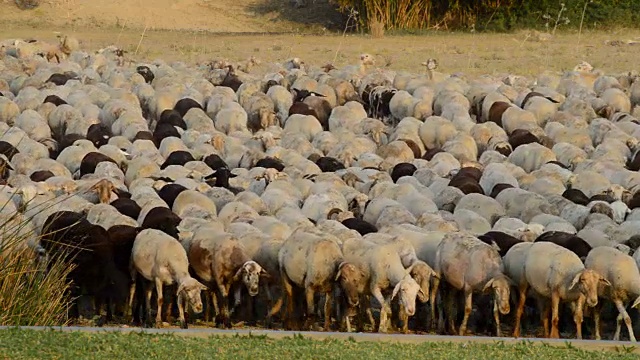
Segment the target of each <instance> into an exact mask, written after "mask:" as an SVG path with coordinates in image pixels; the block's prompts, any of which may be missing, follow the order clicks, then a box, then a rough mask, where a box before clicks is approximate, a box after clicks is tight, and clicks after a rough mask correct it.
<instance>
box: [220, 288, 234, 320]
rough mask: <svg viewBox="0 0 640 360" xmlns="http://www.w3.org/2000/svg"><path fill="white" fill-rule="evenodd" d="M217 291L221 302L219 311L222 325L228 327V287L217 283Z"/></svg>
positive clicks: (229, 318)
mask: <svg viewBox="0 0 640 360" xmlns="http://www.w3.org/2000/svg"><path fill="white" fill-rule="evenodd" d="M218 291H220V301H221V302H222V304H221V306H220V310H221V311H220V312H221V313H222V323H223V326H224V327H226V328H228V329H230V328H231V317H230V315H229V289H228V288H227V286H226V285H221V284H219V285H218Z"/></svg>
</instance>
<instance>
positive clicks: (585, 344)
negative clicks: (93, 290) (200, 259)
mask: <svg viewBox="0 0 640 360" xmlns="http://www.w3.org/2000/svg"><path fill="white" fill-rule="evenodd" d="M22 328H24V329H31V330H48V329H54V330H59V331H83V332H103V331H107V332H109V331H115V332H124V333H126V332H138V333H139V332H144V333H150V334H174V335H177V336H188V337H199V338H207V337H210V336H236V335H240V336H249V335H252V336H266V337H269V338H272V339H282V338H285V337H292V336H295V335H302V336H304V337H307V338H311V339H315V340H324V339H340V340H348V339H351V340H354V341H378V342H398V343H414V344H415V343H422V342H443V341H444V342H454V343H489V344H491V343H497V342H501V343H505V344H509V343H517V342H521V341H528V342H532V343H538V344H547V345H550V346H559V347H574V348H579V349H583V350H593V351H599V350H607V351H616V352H617V351H629V352H632V353H636V354H640V347H637V346H635V344H634V343H632V342H628V341H607V340H575V339H538V338H526V339H523V338H519V339H516V338H508V337H501V338H498V337H485V336H447V335H399V334H375V333H340V332H315V331H305V332H295V331H276V330H244V329H238V330H219V329H210V328H207V329H201V328H197V329H186V330H182V329H144V328H137V327H79V326H69V327H66V326H62V327H41V326H25V327H22ZM6 329H9V327H7V326H0V330H6ZM625 349H626V350H625Z"/></svg>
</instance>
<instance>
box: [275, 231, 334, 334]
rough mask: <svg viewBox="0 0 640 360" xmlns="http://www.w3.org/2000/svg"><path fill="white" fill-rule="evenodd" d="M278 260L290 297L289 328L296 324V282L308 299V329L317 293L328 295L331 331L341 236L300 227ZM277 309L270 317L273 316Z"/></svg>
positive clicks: (327, 320) (326, 307)
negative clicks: (294, 298)
mask: <svg viewBox="0 0 640 360" xmlns="http://www.w3.org/2000/svg"><path fill="white" fill-rule="evenodd" d="M278 262H279V264H280V276H281V277H282V287H283V296H284V297H285V300H286V313H285V328H287V329H290V328H291V327H292V320H293V316H294V314H293V286H294V285H295V286H297V287H300V288H303V289H304V291H305V298H306V300H307V322H306V324H305V325H304V328H305V329H306V328H308V327H309V325H310V324H312V323H313V319H314V318H315V316H316V313H315V299H314V295H315V293H316V292H321V293H324V294H325V303H324V304H325V305H324V315H325V319H324V329H325V331H327V330H329V325H330V321H331V306H332V301H333V290H334V281H335V279H336V275H337V274H338V269H339V266H340V264H341V263H342V262H343V255H342V251H341V250H340V246H339V245H338V239H335V238H334V237H332V236H330V235H328V234H323V233H318V232H307V230H305V229H304V228H303V227H301V228H298V229H296V230H294V231H293V233H292V234H291V236H289V237H288V238H287V239H286V240H285V241H284V243H283V244H282V247H281V248H280V251H279V253H278ZM274 309H275V307H274ZM274 309H272V312H270V314H269V317H270V316H272V315H273V310H274Z"/></svg>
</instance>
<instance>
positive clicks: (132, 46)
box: [0, 0, 640, 75]
mask: <svg viewBox="0 0 640 360" xmlns="http://www.w3.org/2000/svg"><path fill="white" fill-rule="evenodd" d="M316 3H318V4H320V5H322V6H324V7H322V9H324V10H323V11H324V12H323V11H315V9H314V11H313V13H314V14H315V18H313V17H311V15H308V16H307V17H304V16H303V14H305V13H309V12H310V11H306V10H308V9H293V8H291V7H289V5H288V2H287V1H277V0H236V1H233V0H216V1H213V0H181V1H169V0H158V1H150V0H143V1H135V2H131V1H122V0H112V1H107V0H92V1H91V2H89V1H79V0H62V1H52V0H50V1H43V4H42V5H41V6H40V7H39V8H38V9H35V10H30V11H21V10H18V9H17V8H16V7H15V5H14V4H13V1H7V0H0V38H3V39H6V38H39V39H43V40H49V41H53V40H54V39H55V35H54V34H53V32H54V31H65V32H70V33H72V34H73V35H74V36H76V37H78V38H79V39H80V40H81V42H82V45H83V47H84V48H87V49H98V48H101V47H104V46H107V45H118V46H120V47H123V48H125V49H126V50H128V51H129V52H130V54H131V56H132V57H133V58H134V59H136V60H140V61H142V60H153V59H157V58H162V59H165V60H180V61H185V62H198V61H209V60H211V59H213V58H228V59H230V60H244V59H247V58H248V57H249V56H256V57H257V58H259V59H260V60H262V63H263V67H265V66H268V63H270V62H276V61H284V60H286V59H287V58H289V57H292V56H299V57H302V58H304V59H305V61H306V62H307V63H311V64H318V65H324V64H325V63H327V62H331V61H334V60H335V63H336V65H344V64H347V63H350V62H353V61H354V59H356V58H357V55H358V54H360V53H363V52H368V53H371V54H373V55H376V56H377V57H379V58H388V59H390V60H391V61H390V67H391V68H393V69H398V70H408V71H415V72H419V71H424V70H423V69H422V67H421V66H420V63H422V62H423V61H425V60H426V59H427V58H430V57H433V58H436V59H437V60H438V63H439V68H440V70H441V71H443V72H449V73H454V72H462V73H465V74H469V75H480V74H499V73H518V74H523V75H532V74H539V73H541V72H543V71H545V70H553V71H556V70H564V69H569V68H573V67H574V66H575V65H576V64H577V63H579V62H580V61H583V60H584V61H587V62H589V63H591V64H592V65H594V66H595V67H597V68H600V69H603V70H604V71H606V72H620V71H628V70H630V69H634V68H636V67H637V61H636V59H637V58H638V56H640V46H637V45H621V46H611V45H606V44H605V42H607V41H609V43H610V42H611V41H614V43H615V41H618V42H623V43H624V42H625V41H628V40H638V39H640V31H638V30H619V31H615V32H611V31H610V32H604V31H603V32H593V31H591V30H583V31H582V34H581V36H580V37H579V36H578V33H577V31H576V32H564V33H562V32H560V31H558V32H557V33H556V35H555V36H553V37H551V38H550V39H547V38H548V37H541V36H531V35H530V34H529V33H528V32H517V33H511V34H479V33H445V32H435V31H433V32H426V33H424V34H423V35H406V34H405V35H393V36H389V34H388V33H387V34H385V36H384V37H380V38H378V37H379V36H382V35H381V34H380V32H381V29H377V33H376V35H377V36H376V37H375V38H374V37H372V36H369V35H348V34H347V36H342V31H335V32H329V31H327V30H322V24H319V22H320V20H318V19H317V17H318V16H320V15H326V17H327V18H330V17H331V13H329V12H328V10H327V8H326V7H327V6H328V4H326V3H327V0H316ZM323 4H324V5H323ZM283 9H286V10H287V11H283ZM285 14H286V15H287V16H285ZM296 16H298V17H300V18H301V19H302V20H303V21H302V22H301V23H296V22H294V21H292V20H291V19H293V18H295V17H296ZM89 25H90V26H91V27H89ZM145 28H146V31H145V35H144V39H143V40H142V43H141V45H140V48H139V49H138V54H137V55H135V56H134V55H133V54H134V52H135V50H136V48H137V45H138V43H139V42H140V39H141V34H142V32H143V29H145ZM203 30H206V31H203ZM215 32H225V33H227V34H224V35H222V34H215ZM239 32H254V33H253V34H246V35H243V34H240V33H239ZM256 32H258V33H264V32H280V33H282V32H287V33H288V34H278V35H266V34H259V35H256V34H255V33H256ZM229 33H237V34H229ZM309 33H313V34H315V35H303V34H309ZM579 38H580V40H578V39H579ZM260 70H265V69H258V71H260Z"/></svg>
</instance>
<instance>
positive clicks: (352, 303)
mask: <svg viewBox="0 0 640 360" xmlns="http://www.w3.org/2000/svg"><path fill="white" fill-rule="evenodd" d="M335 281H336V282H338V284H339V286H340V289H342V291H343V293H344V294H345V295H346V299H347V304H348V306H349V308H350V309H353V308H355V307H357V306H358V304H359V303H360V293H362V292H363V291H364V283H365V282H364V279H363V274H362V272H361V271H360V270H358V268H357V267H356V266H355V265H353V264H349V263H346V262H343V263H341V264H340V266H339V267H338V273H337V274H336V278H335Z"/></svg>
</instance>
